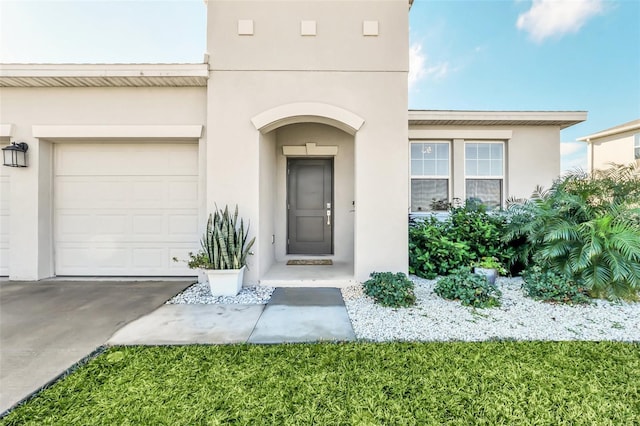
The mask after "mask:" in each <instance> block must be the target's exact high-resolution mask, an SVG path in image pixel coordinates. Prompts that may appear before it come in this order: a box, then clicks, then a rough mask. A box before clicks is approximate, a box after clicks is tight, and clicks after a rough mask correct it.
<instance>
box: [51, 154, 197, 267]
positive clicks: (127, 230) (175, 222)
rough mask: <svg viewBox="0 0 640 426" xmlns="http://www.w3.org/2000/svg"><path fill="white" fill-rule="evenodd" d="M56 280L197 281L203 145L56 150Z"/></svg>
mask: <svg viewBox="0 0 640 426" xmlns="http://www.w3.org/2000/svg"><path fill="white" fill-rule="evenodd" d="M54 182H55V183H54V209H55V215H54V227H55V236H54V238H55V270H56V275H100V276H106V275H114V276H117V275H131V276H134V275H138V276H140V275H146V276H149V275H156V276H180V275H194V273H193V271H191V270H190V269H188V268H187V267H186V265H185V264H184V263H183V262H180V263H176V262H173V261H172V258H173V257H174V256H176V257H178V258H181V259H185V258H186V257H187V253H188V252H189V251H193V250H194V249H197V248H198V241H199V235H198V147H197V145H196V144H186V143H185V144H175V143H173V144H154V143H146V144H145V143H140V144H124V143H122V144H121V143H104V144H97V143H96V144H57V145H55V181H54Z"/></svg>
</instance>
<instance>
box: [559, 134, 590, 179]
mask: <svg viewBox="0 0 640 426" xmlns="http://www.w3.org/2000/svg"><path fill="white" fill-rule="evenodd" d="M560 167H561V169H562V171H563V172H566V171H570V170H575V169H583V170H586V169H587V144H586V143H584V142H577V141H573V142H562V143H560Z"/></svg>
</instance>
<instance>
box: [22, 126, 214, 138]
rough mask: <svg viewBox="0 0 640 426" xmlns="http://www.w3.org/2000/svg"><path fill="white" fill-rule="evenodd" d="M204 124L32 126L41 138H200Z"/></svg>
mask: <svg viewBox="0 0 640 426" xmlns="http://www.w3.org/2000/svg"><path fill="white" fill-rule="evenodd" d="M203 127H204V126H202V125H185V126H181V125H166V126H152V125H128V126H82V125H80V126H76V125H66V126H50V125H44V126H38V125H35V126H32V128H31V132H32V135H33V137H34V138H39V139H48V140H56V139H158V140H162V139H166V140H175V139H200V137H202V129H203Z"/></svg>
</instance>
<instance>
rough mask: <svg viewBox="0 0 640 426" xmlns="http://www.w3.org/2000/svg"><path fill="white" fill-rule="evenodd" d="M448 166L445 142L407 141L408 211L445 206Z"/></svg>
mask: <svg viewBox="0 0 640 426" xmlns="http://www.w3.org/2000/svg"><path fill="white" fill-rule="evenodd" d="M449 169H450V167H449V142H446V141H437V142H435V141H434V142H432V141H429V142H426V141H425V142H412V143H411V211H412V212H422V211H433V210H446V209H447V204H448V202H449Z"/></svg>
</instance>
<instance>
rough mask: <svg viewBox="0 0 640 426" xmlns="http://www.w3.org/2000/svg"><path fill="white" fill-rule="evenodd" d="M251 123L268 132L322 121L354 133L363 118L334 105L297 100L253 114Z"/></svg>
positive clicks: (362, 122) (359, 126)
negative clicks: (296, 101) (297, 124)
mask: <svg viewBox="0 0 640 426" xmlns="http://www.w3.org/2000/svg"><path fill="white" fill-rule="evenodd" d="M251 123H253V125H254V127H255V128H256V129H257V130H259V131H260V132H262V133H268V132H270V131H272V130H275V129H277V128H278V127H282V126H286V125H288V124H295V123H322V124H329V125H331V126H334V127H337V128H339V129H341V130H344V131H345V132H347V133H349V134H351V135H355V134H356V132H357V131H358V130H360V128H361V127H362V125H363V124H364V119H363V118H362V117H359V116H358V115H356V114H354V113H352V112H350V111H347V110H346V109H343V108H340V107H337V106H334V105H329V104H324V103H316V102H298V103H291V104H285V105H280V106H277V107H275V108H271V109H269V110H267V111H264V112H262V113H260V114H258V115H256V116H254V117H253V118H252V119H251Z"/></svg>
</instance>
